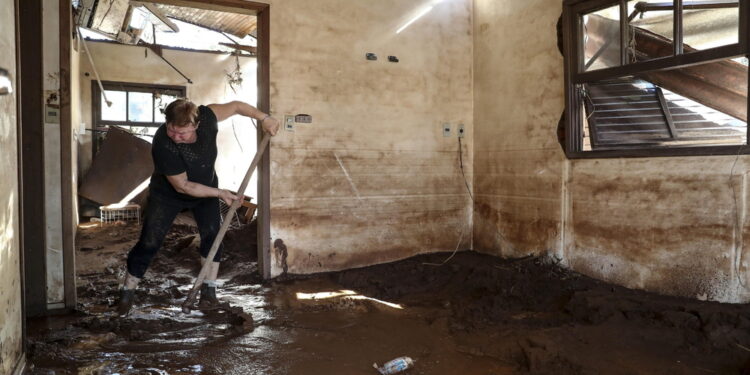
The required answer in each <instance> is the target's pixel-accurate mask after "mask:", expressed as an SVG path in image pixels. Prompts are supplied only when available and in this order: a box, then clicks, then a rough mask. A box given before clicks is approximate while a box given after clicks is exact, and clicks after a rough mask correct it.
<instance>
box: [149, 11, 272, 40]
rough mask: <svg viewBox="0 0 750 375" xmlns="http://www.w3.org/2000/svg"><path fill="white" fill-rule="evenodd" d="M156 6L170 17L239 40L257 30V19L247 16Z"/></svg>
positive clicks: (253, 33)
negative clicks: (232, 36) (220, 32)
mask: <svg viewBox="0 0 750 375" xmlns="http://www.w3.org/2000/svg"><path fill="white" fill-rule="evenodd" d="M155 5H156V6H157V7H158V8H159V10H161V11H162V12H164V14H166V15H167V16H169V17H172V18H176V19H178V20H180V21H184V22H188V23H192V24H195V25H199V26H203V27H205V28H208V29H212V30H216V31H223V32H226V33H229V34H232V35H234V36H236V37H238V38H244V37H245V36H246V35H248V34H252V35H255V29H256V28H257V22H256V17H254V16H249V15H246V14H237V13H227V12H219V11H215V10H206V9H195V8H185V7H178V6H173V5H164V4H155Z"/></svg>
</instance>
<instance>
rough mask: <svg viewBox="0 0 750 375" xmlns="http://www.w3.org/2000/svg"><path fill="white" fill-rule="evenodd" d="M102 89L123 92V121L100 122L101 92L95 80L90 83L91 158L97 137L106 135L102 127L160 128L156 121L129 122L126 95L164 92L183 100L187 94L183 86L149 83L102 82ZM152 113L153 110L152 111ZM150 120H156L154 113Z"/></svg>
mask: <svg viewBox="0 0 750 375" xmlns="http://www.w3.org/2000/svg"><path fill="white" fill-rule="evenodd" d="M102 87H104V90H107V91H110V90H112V91H122V92H125V121H111V120H102V111H101V105H102V91H101V89H100V88H99V84H98V83H97V81H96V80H92V81H91V106H92V114H91V118H92V127H91V128H92V131H93V134H92V147H91V154H92V157H96V153H97V152H98V147H97V146H98V144H97V138H98V137H99V134H100V133H106V131H105V130H102V128H103V127H107V128H109V127H110V126H128V127H149V128H158V127H159V126H161V124H162V123H160V122H156V121H150V122H141V121H130V120H129V119H128V115H129V108H128V107H129V100H130V99H129V95H128V94H127V93H130V92H143V93H151V94H156V93H161V92H162V91H165V90H170V91H175V92H177V93H179V95H178V97H182V98H184V97H185V96H186V93H187V88H186V87H185V86H177V85H159V84H150V83H133V82H115V81H102ZM153 106H154V99H153V95H152V96H151V107H152V108H153ZM152 111H153V109H152ZM151 118H152V120H155V119H156V113H155V112H152V114H151Z"/></svg>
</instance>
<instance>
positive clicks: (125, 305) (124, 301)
mask: <svg viewBox="0 0 750 375" xmlns="http://www.w3.org/2000/svg"><path fill="white" fill-rule="evenodd" d="M134 302H135V289H125V288H123V289H120V301H119V302H118V303H117V313H118V314H119V315H120V316H125V315H128V313H129V312H130V309H132V308H133V303H134Z"/></svg>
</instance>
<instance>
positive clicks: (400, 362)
mask: <svg viewBox="0 0 750 375" xmlns="http://www.w3.org/2000/svg"><path fill="white" fill-rule="evenodd" d="M372 367H375V368H376V369H377V370H378V371H380V373H381V374H382V375H391V374H396V373H399V372H401V371H404V370H407V369H409V368H411V367H414V360H413V359H411V358H409V357H398V358H396V359H394V360H392V361H390V362H388V363H386V364H384V365H383V367H378V364H377V363H373V364H372Z"/></svg>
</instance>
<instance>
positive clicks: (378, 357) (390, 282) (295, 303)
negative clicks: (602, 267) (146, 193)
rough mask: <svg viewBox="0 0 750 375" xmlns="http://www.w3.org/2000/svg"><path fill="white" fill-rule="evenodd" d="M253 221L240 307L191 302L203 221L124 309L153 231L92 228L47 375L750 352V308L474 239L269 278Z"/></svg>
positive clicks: (490, 369)
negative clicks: (496, 248) (185, 307)
mask: <svg viewBox="0 0 750 375" xmlns="http://www.w3.org/2000/svg"><path fill="white" fill-rule="evenodd" d="M253 230H254V228H246V229H245V230H243V231H236V232H232V233H229V234H228V238H227V240H226V242H225V245H226V246H227V248H226V252H225V256H224V262H223V263H222V266H223V268H222V271H221V274H220V283H222V284H223V286H222V287H220V288H219V294H220V295H219V297H220V298H221V299H223V300H224V301H226V302H229V303H230V304H231V305H232V306H235V307H238V308H240V309H234V310H231V311H229V310H222V311H216V312H210V313H202V312H198V311H194V312H192V313H191V314H189V315H186V314H183V313H182V312H181V310H180V308H179V306H180V304H181V303H182V301H183V300H184V298H185V295H186V292H187V290H188V289H189V288H190V286H191V281H192V277H193V275H195V274H197V271H198V269H199V266H198V255H197V250H196V246H197V240H196V237H197V235H196V234H195V230H194V229H193V228H192V227H190V226H186V225H177V226H175V227H174V228H173V230H172V232H171V233H170V235H169V237H168V239H167V241H166V243H165V246H164V249H163V250H162V251H161V252H160V253H159V255H157V257H156V258H155V260H154V263H153V265H152V267H151V269H150V271H149V273H148V274H147V278H146V280H144V282H143V283H142V284H141V285H142V288H141V289H140V291H139V293H138V295H137V296H138V301H137V305H136V307H135V309H134V312H133V313H132V314H131V315H130V316H128V317H126V318H120V317H117V316H116V315H115V314H114V312H113V310H114V303H115V300H116V296H117V287H118V281H119V278H120V277H121V276H122V273H123V272H124V271H123V262H124V258H125V254H126V252H127V250H128V249H129V248H130V247H131V246H132V244H133V243H134V241H135V239H136V237H137V235H138V231H139V228H137V227H136V226H122V227H118V226H115V227H104V228H99V227H95V228H89V229H80V230H79V235H78V239H77V245H78V247H79V249H78V253H77V259H76V263H77V269H78V272H79V275H78V298H79V302H80V304H79V312H78V313H76V314H74V315H70V316H58V317H52V318H46V319H39V320H33V321H30V322H29V343H30V353H29V354H30V359H31V362H32V363H33V370H32V373H38V374H53V373H54V374H76V373H77V374H294V375H306V374H310V375H312V374H328V375H334V374H347V375H357V374H370V375H376V374H377V371H376V370H375V369H373V367H372V364H373V362H378V363H383V362H385V361H387V360H390V359H393V358H395V357H399V356H404V355H406V356H410V357H412V358H414V359H415V360H416V366H415V368H414V369H413V370H411V371H410V372H409V374H431V375H443V374H445V375H448V374H451V375H455V374H483V375H489V374H740V373H743V372H742V371H743V370H742V368H743V366H744V363H745V361H746V360H747V359H748V358H750V307H748V306H745V305H742V306H739V305H722V304H717V303H707V302H700V301H694V300H686V299H679V298H670V297H663V296H657V295H653V294H647V293H643V292H637V291H632V290H628V289H624V288H620V287H616V286H612V285H609V284H605V283H602V282H598V281H595V280H592V279H589V278H587V277H583V276H580V275H577V274H573V273H570V272H567V271H565V270H562V269H560V268H559V267H557V266H556V265H554V264H550V263H549V262H546V261H544V260H542V259H536V258H524V259H516V260H501V259H498V258H494V257H490V256H486V255H480V254H476V253H471V252H465V253H458V254H456V255H455V256H454V257H452V258H450V259H449V261H448V262H446V263H444V264H443V262H444V261H445V260H446V259H447V258H448V256H449V255H450V254H431V255H425V256H419V257H415V258H411V259H407V260H404V261H400V262H396V263H391V264H385V265H378V266H373V267H369V268H364V269H357V270H349V271H345V272H339V273H332V274H324V275H315V276H311V277H304V278H285V279H284V280H277V281H274V282H267V283H263V282H261V280H260V278H259V277H258V275H257V273H256V265H255V263H254V256H253V254H252V252H250V251H249V249H250V248H252V246H254V243H253V241H254V236H253V235H252V233H253ZM440 264H442V265H440ZM250 317H252V319H251V318H250Z"/></svg>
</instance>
